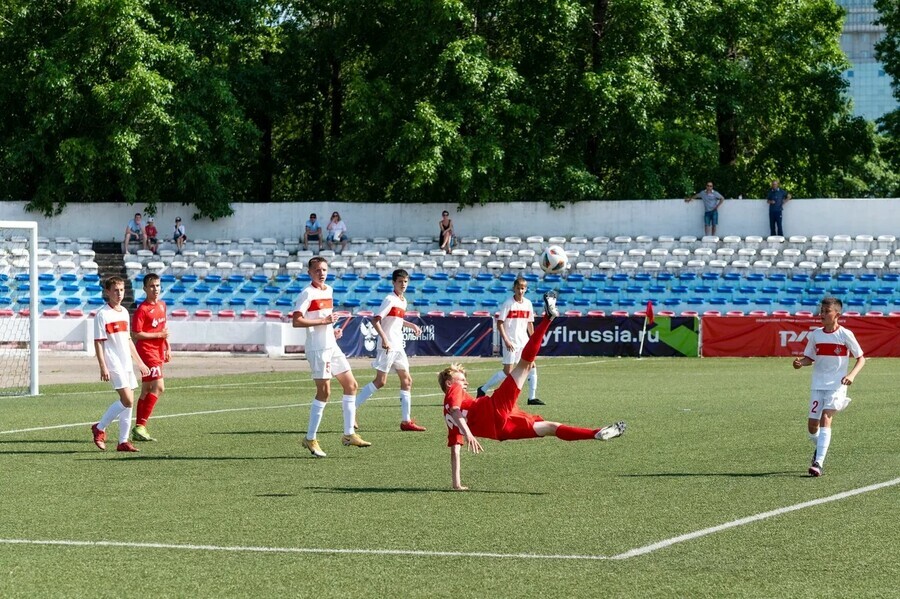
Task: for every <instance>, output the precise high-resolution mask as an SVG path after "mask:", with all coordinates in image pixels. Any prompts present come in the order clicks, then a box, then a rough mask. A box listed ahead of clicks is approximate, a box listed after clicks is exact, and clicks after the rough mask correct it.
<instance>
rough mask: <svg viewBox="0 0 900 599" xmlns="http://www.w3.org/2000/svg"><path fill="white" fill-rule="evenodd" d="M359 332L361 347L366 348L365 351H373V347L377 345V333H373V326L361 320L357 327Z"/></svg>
mask: <svg viewBox="0 0 900 599" xmlns="http://www.w3.org/2000/svg"><path fill="white" fill-rule="evenodd" d="M359 330H360V332H361V333H362V335H363V346H364V347H365V348H366V351H367V352H373V351H375V347H376V346H377V345H378V332H377V331H375V326H374V325H373V324H372V323H371V322H369V321H368V320H363V322H362V324H361V325H359Z"/></svg>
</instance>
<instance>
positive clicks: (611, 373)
mask: <svg viewBox="0 0 900 599" xmlns="http://www.w3.org/2000/svg"><path fill="white" fill-rule="evenodd" d="M538 364H539V373H540V382H539V391H540V397H541V398H543V399H544V400H545V401H547V403H548V405H547V406H545V407H542V408H540V410H536V411H538V413H540V414H542V415H543V416H544V417H545V418H547V419H550V420H559V421H562V422H567V423H571V424H582V425H586V426H594V425H599V424H606V423H609V422H611V421H613V420H618V419H624V420H626V421H627V422H628V426H629V428H628V432H627V433H626V434H625V436H623V437H622V438H620V439H615V440H613V441H610V442H607V443H601V442H597V441H583V442H573V443H566V442H562V441H559V440H558V439H541V440H530V441H513V442H507V443H502V444H501V443H497V442H493V441H487V442H485V453H484V454H482V455H477V456H473V455H469V454H466V455H464V456H463V481H464V482H465V483H466V484H468V485H469V486H470V487H471V489H472V490H471V491H469V492H468V493H458V492H452V491H450V490H449V485H450V476H449V459H448V450H447V448H446V428H445V425H444V423H443V417H442V412H441V407H440V401H441V396H440V395H439V394H438V390H437V388H436V385H435V382H434V380H435V376H434V373H435V372H436V371H437V368H436V367H414V368H413V375H414V377H415V383H414V389H413V393H414V412H413V415H414V417H416V419H417V421H418V422H420V423H421V424H424V425H426V426H427V427H428V431H427V432H425V433H401V432H399V430H398V423H399V406H398V400H397V399H396V390H397V386H396V380H395V379H396V377H394V378H392V379H391V382H390V383H389V386H388V387H386V388H385V389H383V390H382V391H381V392H380V393H378V394H377V395H376V396H375V398H374V399H373V400H370V402H369V403H368V404H366V405H365V406H364V407H363V408H362V410H361V411H360V413H359V420H360V424H361V426H362V430H361V433H362V434H363V435H364V437H365V438H366V439H367V440H370V441H372V443H373V446H372V447H370V448H367V449H357V448H345V447H342V446H340V443H339V436H340V432H341V431H340V428H341V425H340V422H341V415H340V407H339V406H338V404H337V403H334V404H332V405H331V406H329V408H328V409H327V410H326V412H325V418H324V421H323V426H322V429H321V431H320V435H319V439H320V441H321V443H322V446H323V449H324V450H325V451H326V452H328V453H329V457H328V458H327V459H324V460H316V459H312V458H311V457H310V456H309V454H308V453H307V452H305V451H304V450H303V449H302V448H301V447H300V443H299V441H300V437H301V434H302V432H303V431H304V430H305V428H306V423H307V418H308V413H309V408H308V404H309V401H310V399H311V398H312V394H313V391H312V389H313V385H312V382H311V381H310V380H309V378H308V375H307V374H306V372H297V373H296V374H290V375H285V374H276V373H268V374H255V375H254V374H248V375H241V376H229V377H219V378H216V379H212V378H203V377H198V378H193V379H170V380H168V381H167V382H168V391H167V393H166V395H165V396H164V397H163V399H162V400H161V401H160V403H159V404H158V406H157V410H156V414H155V418H154V419H153V420H151V422H150V426H149V428H150V431H151V433H153V434H154V436H156V437H158V438H159V442H157V443H150V444H142V445H140V447H141V449H142V452H141V453H139V454H130V455H129V454H116V453H115V452H114V451H109V452H107V453H101V452H99V451H98V450H97V449H96V448H95V447H94V446H93V444H92V443H91V439H90V431H89V426H88V423H90V422H92V421H94V420H96V419H97V418H99V416H100V414H101V413H102V412H103V411H104V410H105V408H106V407H107V406H108V405H109V403H110V402H111V401H112V400H113V398H114V395H113V392H112V391H111V390H110V389H109V388H108V386H107V385H105V384H90V385H87V384H85V385H69V386H45V387H43V388H42V392H43V395H42V396H41V397H38V398H3V399H0V470H2V473H3V477H2V478H3V480H2V483H0V500H2V510H0V539H2V541H0V596H3V597H12V596H22V597H49V596H58V597H78V596H85V597H87V596H92V597H114V596H118V597H122V596H130V597H140V596H152V597H163V596H169V597H212V596H256V597H269V596H277V595H281V596H295V597H317V598H321V597H357V596H358V597H451V596H452V597H522V596H525V597H538V596H549V597H600V596H613V597H792V598H793V597H824V596H829V595H835V596H847V597H850V596H852V597H887V596H897V593H898V591H897V578H898V575H900V560H898V558H897V556H898V554H900V519H898V518H897V517H896V511H897V506H898V505H900V484H897V483H900V479H898V477H900V435H898V434H897V430H896V429H897V426H896V423H897V404H896V399H897V392H896V379H897V375H896V372H897V365H898V363H897V362H896V361H890V360H871V361H870V362H869V364H868V365H867V366H866V368H865V369H864V370H863V371H862V373H861V374H860V376H859V378H858V379H857V383H856V385H854V387H853V389H852V392H851V396H852V397H853V398H854V401H853V404H852V405H851V406H850V408H848V410H847V411H846V412H844V413H841V414H839V415H838V416H837V417H836V418H835V425H834V436H833V439H832V444H831V449H830V452H829V456H828V460H827V463H826V466H825V476H823V477H822V478H819V479H812V478H809V477H808V476H807V475H806V468H807V466H808V465H809V459H810V456H811V454H812V449H811V447H812V446H811V444H810V443H809V441H808V440H807V439H806V433H805V428H806V423H805V418H806V405H807V400H808V393H809V380H810V378H809V377H810V370H808V369H806V370H802V371H800V372H795V371H794V370H792V369H791V367H790V360H788V359H705V360H699V359H645V360H634V359H614V358H613V359H574V358H569V359H562V358H558V359H543V360H541V359H539V362H538ZM497 365H498V362H497V361H493V360H491V361H482V362H474V363H472V364H471V365H470V376H469V380H470V381H471V382H472V383H474V384H478V383H481V382H483V381H484V380H486V379H487V378H488V376H489V375H490V374H491V373H492V372H493V370H494V369H495V368H496V367H497ZM371 375H372V371H371V370H361V371H359V370H358V371H357V377H358V378H359V380H360V381H361V382H362V383H365V382H367V381H368V380H369V379H370V377H371ZM473 386H474V385H473ZM115 428H116V426H115V425H113V426H111V427H110V433H111V436H112V437H113V438H114V436H115ZM22 429H33V430H28V431H23V430H22ZM16 431H19V432H16ZM878 483H889V484H886V485H884V486H883V487H881V488H878V489H870V490H865V488H866V487H869V486H871V485H876V484H878ZM860 489H863V492H860V493H857V494H854V495H851V496H847V497H845V498H842V499H839V500H834V501H828V502H821V503H813V504H811V505H808V506H805V507H800V508H798V509H795V510H791V511H786V512H784V513H780V514H778V515H773V516H772V517H760V518H759V519H757V520H750V521H745V522H743V523H740V522H736V521H739V520H741V519H745V518H750V517H752V516H756V515H759V514H763V515H766V513H767V512H771V511H773V510H778V509H780V508H790V507H791V506H798V504H803V503H804V502H814V501H815V500H820V499H825V498H831V497H833V496H835V495H837V494H840V493H843V492H848V491H854V490H860ZM728 523H733V524H734V525H732V526H730V527H726V528H724V529H723V530H720V531H717V532H713V531H709V530H708V529H710V528H711V527H716V526H719V525H725V524H728ZM701 531H705V532H708V533H709V534H704V533H703V532H701ZM692 533H697V534H695V535H692ZM682 535H692V536H689V537H688V538H684V539H683V540H681V541H680V542H673V539H677V538H678V537H681V536H682ZM37 541H51V542H54V543H53V544H37V543H35V542H37ZM95 542H106V543H111V544H109V545H103V544H100V545H97V544H96V543H95ZM119 543H121V545H118V544H119ZM656 543H659V545H658V546H654V544H656ZM152 545H156V546H152ZM891 589H893V590H891Z"/></svg>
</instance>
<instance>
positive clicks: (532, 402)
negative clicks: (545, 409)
mask: <svg viewBox="0 0 900 599" xmlns="http://www.w3.org/2000/svg"><path fill="white" fill-rule="evenodd" d="M528 405H529V406H545V405H547V404H545V403H544V402H542V401H541V400H539V399H538V398H537V397H535V398H534V399H529V400H528Z"/></svg>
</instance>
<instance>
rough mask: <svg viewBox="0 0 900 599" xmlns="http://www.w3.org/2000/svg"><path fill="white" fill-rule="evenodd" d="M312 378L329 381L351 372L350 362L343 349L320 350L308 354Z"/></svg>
mask: <svg viewBox="0 0 900 599" xmlns="http://www.w3.org/2000/svg"><path fill="white" fill-rule="evenodd" d="M306 359H307V360H308V361H309V370H310V374H311V375H312V378H313V379H314V380H315V379H329V380H331V378H332V377H334V376H337V375H339V374H341V373H343V372H347V371H348V370H350V362H348V361H347V356H345V355H344V352H342V351H341V348H339V347H335V348H332V349H319V350H314V351H308V352H306Z"/></svg>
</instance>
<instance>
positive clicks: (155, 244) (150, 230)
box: [144, 216, 159, 254]
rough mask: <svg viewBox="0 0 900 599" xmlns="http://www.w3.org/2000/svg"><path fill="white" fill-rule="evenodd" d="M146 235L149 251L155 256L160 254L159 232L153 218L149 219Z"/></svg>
mask: <svg viewBox="0 0 900 599" xmlns="http://www.w3.org/2000/svg"><path fill="white" fill-rule="evenodd" d="M144 233H146V234H147V244H146V245H147V249H148V250H150V251H151V252H153V253H154V254H158V253H159V239H158V235H159V231H157V230H156V225H155V224H153V217H152V216H148V217H147V226H146V227H144Z"/></svg>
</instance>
